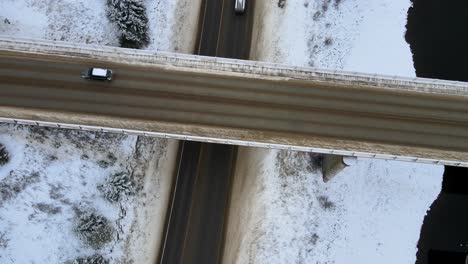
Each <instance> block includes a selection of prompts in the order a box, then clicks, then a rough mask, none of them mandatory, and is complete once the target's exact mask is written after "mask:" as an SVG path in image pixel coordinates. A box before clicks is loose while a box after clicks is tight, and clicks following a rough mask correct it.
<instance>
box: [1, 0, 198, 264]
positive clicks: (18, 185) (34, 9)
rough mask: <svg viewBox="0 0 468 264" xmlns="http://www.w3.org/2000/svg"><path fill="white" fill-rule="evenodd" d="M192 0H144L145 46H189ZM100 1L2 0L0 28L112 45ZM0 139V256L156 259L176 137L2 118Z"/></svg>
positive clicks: (16, 259) (17, 259) (5, 259)
mask: <svg viewBox="0 0 468 264" xmlns="http://www.w3.org/2000/svg"><path fill="white" fill-rule="evenodd" d="M199 2H200V1H199V0H194V1H192V0H171V1H168V0H155V1H153V0H146V5H147V15H148V19H149V25H148V27H149V33H150V40H151V41H150V44H149V46H148V47H147V49H157V50H163V51H177V52H184V53H191V52H192V51H193V47H194V42H195V34H196V25H197V23H196V21H197V19H198V12H199ZM105 3H106V0H0V34H3V35H10V36H17V37H27V38H41V39H49V40H62V41H70V42H79V43H94V44H102V45H111V46H117V45H118V44H119V41H118V36H119V32H118V29H117V28H116V26H115V25H114V24H112V23H111V22H110V21H109V19H108V18H107V15H106V6H105ZM0 144H4V145H6V147H7V150H8V151H9V152H11V160H10V161H9V163H7V164H6V165H4V166H0V263H2V264H3V263H15V264H22V263H66V262H67V261H73V260H77V262H76V263H88V262H84V261H85V260H90V258H94V259H93V261H94V262H89V263H108V262H106V261H109V263H154V261H155V257H156V254H157V253H158V251H157V249H159V243H160V241H161V236H162V232H163V224H164V221H165V211H166V208H167V203H168V199H169V194H170V193H169V192H170V189H171V183H172V176H173V169H174V167H175V164H174V163H175V155H176V151H177V142H176V141H167V140H158V139H152V138H141V137H140V138H138V137H133V136H124V135H114V134H106V133H93V132H83V131H68V130H60V129H46V128H40V127H27V126H25V127H23V126H12V125H5V124H1V125H0ZM103 259H104V260H105V261H104V262H100V261H102V260H103Z"/></svg>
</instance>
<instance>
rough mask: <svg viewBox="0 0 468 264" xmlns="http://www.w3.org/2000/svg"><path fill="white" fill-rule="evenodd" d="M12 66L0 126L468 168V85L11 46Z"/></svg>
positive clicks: (106, 50)
mask: <svg viewBox="0 0 468 264" xmlns="http://www.w3.org/2000/svg"><path fill="white" fill-rule="evenodd" d="M0 64H1V67H0V122H8V123H17V124H33V125H40V126H51V127H61V128H70V129H83V130H96V131H108V132H114V133H126V134H135V135H144V136H156V137H166V138H175V139H183V140H195V141H203V142H217V143H225V144H236V145H244V146H256V147H269V148H282V149H291V150H299V151H312V152H319V153H325V154H337V155H346V156H358V157H371V158H382V159H392V160H403V161H413V162H424V163H433V164H444V165H452V166H465V167H468V85H467V84H466V83H460V82H452V81H442V80H432V79H420V78H401V77H392V76H380V75H368V74H362V73H353V72H342V71H329V70H319V69H314V68H307V67H291V66H285V65H279V64H273V63H264V62H253V61H243V60H233V59H223V58H213V57H203V56H195V55H182V54H173V53H165V52H155V51H145V50H130V49H122V48H114V47H106V46H93V45H82V44H72V43H65V42H51V41H41V40H31V39H17V38H10V37H0ZM89 66H103V67H109V68H112V69H113V70H114V72H115V79H114V80H113V81H112V82H109V83H107V82H94V81H86V80H83V79H81V77H80V72H81V70H82V69H83V68H85V67H89Z"/></svg>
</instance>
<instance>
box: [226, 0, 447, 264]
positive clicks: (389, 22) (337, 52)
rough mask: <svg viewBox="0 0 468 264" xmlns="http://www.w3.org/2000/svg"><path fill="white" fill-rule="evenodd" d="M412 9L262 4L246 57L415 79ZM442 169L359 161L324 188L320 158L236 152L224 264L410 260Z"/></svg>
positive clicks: (313, 1) (349, 1) (322, 2)
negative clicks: (409, 33) (409, 24)
mask: <svg viewBox="0 0 468 264" xmlns="http://www.w3.org/2000/svg"><path fill="white" fill-rule="evenodd" d="M281 2H282V3H284V6H283V7H282V8H281V7H279V6H278V3H281ZM409 6H410V1H409V0H397V1H395V0H380V1H371V0H341V1H340V0H304V1H292V0H286V1H276V0H275V1H267V0H263V1H262V0H260V1H257V3H256V8H257V10H256V11H255V12H256V14H255V25H256V28H255V29H254V40H253V42H252V43H257V45H256V46H255V45H254V47H253V52H252V54H253V57H252V58H253V59H257V60H262V61H272V62H279V63H286V64H290V65H300V66H314V67H317V68H328V69H344V70H350V71H364V72H371V73H382V74H390V75H403V76H415V71H414V68H413V63H412V56H411V53H410V50H409V46H408V44H406V42H405V39H404V32H405V24H406V12H407V9H408V7H409ZM443 170H444V168H443V166H434V165H425V164H416V163H405V162H397V161H383V160H371V159H358V162H357V164H356V165H353V166H352V167H348V168H346V169H345V170H344V171H342V172H341V173H340V174H339V175H338V176H337V177H335V178H333V179H332V180H331V181H329V182H327V183H324V182H323V181H322V175H321V171H320V170H319V169H318V167H317V156H316V155H311V154H307V153H298V152H287V151H269V150H265V149H254V148H240V150H239V158H238V162H237V168H236V175H235V179H234V190H233V197H232V199H231V208H230V218H229V223H228V228H227V239H226V249H225V251H224V254H225V255H224V259H223V260H224V263H256V264H259V263H382V264H385V263H389V264H390V263H414V262H415V259H416V250H417V249H416V246H417V241H418V239H419V234H420V229H421V226H422V223H423V219H424V216H425V214H426V212H427V210H428V209H429V207H430V205H431V204H432V202H433V201H434V200H435V199H436V198H437V196H438V194H439V193H440V190H441V183H442V175H443Z"/></svg>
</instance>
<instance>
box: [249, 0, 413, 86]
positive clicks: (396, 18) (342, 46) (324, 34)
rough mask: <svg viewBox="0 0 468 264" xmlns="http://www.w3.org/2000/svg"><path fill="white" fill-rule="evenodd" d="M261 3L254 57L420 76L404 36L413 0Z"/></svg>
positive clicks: (308, 64)
mask: <svg viewBox="0 0 468 264" xmlns="http://www.w3.org/2000/svg"><path fill="white" fill-rule="evenodd" d="M278 2H279V0H277V1H272V0H271V1H267V0H260V1H257V3H256V8H257V9H256V11H255V12H256V14H255V19H256V21H255V23H256V28H255V29H254V31H256V32H254V34H253V36H254V40H253V42H252V43H253V53H254V54H255V55H254V56H253V57H252V59H255V60H260V61H270V62H279V63H285V64H290V65H302V66H313V67H317V68H328V69H343V70H349V71H360V72H368V73H379V74H388V75H400V76H408V77H414V76H415V71H414V67H413V63H412V60H411V51H410V48H409V45H408V44H407V43H406V42H405V40H404V33H405V25H406V15H407V14H406V13H407V11H408V7H409V6H410V5H411V2H410V0H396V1H395V0H379V1H375V0H301V1H292V0H286V1H285V5H284V7H283V8H279V7H278V5H277V3H278Z"/></svg>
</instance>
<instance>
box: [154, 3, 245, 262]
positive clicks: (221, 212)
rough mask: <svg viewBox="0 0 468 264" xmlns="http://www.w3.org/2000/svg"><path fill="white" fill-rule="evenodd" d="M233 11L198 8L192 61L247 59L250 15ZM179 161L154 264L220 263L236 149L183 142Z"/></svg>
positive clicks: (229, 7) (210, 6)
mask: <svg viewBox="0 0 468 264" xmlns="http://www.w3.org/2000/svg"><path fill="white" fill-rule="evenodd" d="M247 3H248V5H249V6H252V4H251V3H253V1H248V2H247ZM233 7H234V2H233V1H232V0H223V1H217V0H205V1H203V2H202V6H201V14H200V23H199V25H200V27H199V34H198V41H197V43H198V44H197V47H196V52H197V55H205V56H217V57H227V58H237V59H248V56H249V50H250V37H251V36H250V34H251V27H252V19H253V12H249V13H248V15H247V14H246V15H238V14H235V13H234V8H233ZM249 18H250V20H249ZM249 22H250V24H249ZM227 43H230V44H229V45H227ZM194 96H195V94H194ZM213 110H215V109H213ZM179 155H180V161H179V167H178V170H177V175H176V181H175V184H174V189H173V193H172V201H171V205H170V208H169V212H168V220H167V228H166V231H165V236H164V243H163V244H162V245H163V246H162V248H161V250H160V261H159V263H161V264H162V263H164V264H166V263H167V264H178V263H180V264H182V263H184V264H185V263H187V264H189V263H205V264H211V263H212V264H216V263H221V261H222V260H221V259H222V253H223V245H224V239H225V238H224V233H225V232H224V229H225V223H226V217H227V213H228V202H229V197H230V189H231V178H232V176H233V174H234V168H235V160H236V155H237V146H232V145H221V144H210V143H199V142H190V141H184V142H182V143H181V147H180V152H179Z"/></svg>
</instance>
